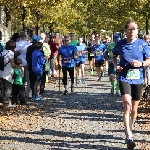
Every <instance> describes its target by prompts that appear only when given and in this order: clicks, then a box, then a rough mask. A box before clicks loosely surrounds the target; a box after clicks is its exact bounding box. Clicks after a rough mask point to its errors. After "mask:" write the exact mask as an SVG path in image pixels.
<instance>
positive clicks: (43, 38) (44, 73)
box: [40, 33, 51, 93]
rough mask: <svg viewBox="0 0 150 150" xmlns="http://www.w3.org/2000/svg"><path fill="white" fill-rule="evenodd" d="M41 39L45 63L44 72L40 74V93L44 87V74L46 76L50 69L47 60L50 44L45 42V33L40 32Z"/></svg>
mask: <svg viewBox="0 0 150 150" xmlns="http://www.w3.org/2000/svg"><path fill="white" fill-rule="evenodd" d="M40 38H41V40H40V42H42V43H43V54H44V56H45V58H46V63H45V66H44V72H43V74H42V81H41V89H40V93H44V91H45V90H44V88H45V83H46V76H48V72H49V70H50V67H49V66H50V64H49V62H48V59H49V57H50V53H51V51H50V46H49V45H48V43H47V42H46V35H45V34H44V33H41V36H40Z"/></svg>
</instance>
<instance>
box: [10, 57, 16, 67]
mask: <svg viewBox="0 0 150 150" xmlns="http://www.w3.org/2000/svg"><path fill="white" fill-rule="evenodd" d="M10 64H11V67H12V68H14V67H15V63H14V58H13V59H10Z"/></svg>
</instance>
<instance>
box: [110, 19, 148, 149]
mask: <svg viewBox="0 0 150 150" xmlns="http://www.w3.org/2000/svg"><path fill="white" fill-rule="evenodd" d="M125 32H126V34H127V38H126V39H123V40H120V41H119V42H118V43H117V44H116V46H115V48H114V49H113V55H114V57H113V58H112V61H113V64H114V66H115V67H116V69H117V71H118V72H119V86H120V91H121V95H122V99H123V105H124V115H123V116H124V117H123V121H124V126H125V134H126V142H127V148H128V149H130V150H132V149H134V147H135V143H134V141H133V137H132V127H133V125H134V123H135V120H136V117H137V109H138V105H139V100H140V96H141V92H142V83H143V67H144V66H150V49H149V47H148V44H147V43H146V42H145V41H143V40H141V39H138V38H137V34H138V25H137V23H136V22H135V21H128V22H127V23H126V25H125ZM143 54H144V55H145V56H146V60H145V61H144V60H143ZM118 55H120V64H118V65H117V60H116V57H115V56H118Z"/></svg>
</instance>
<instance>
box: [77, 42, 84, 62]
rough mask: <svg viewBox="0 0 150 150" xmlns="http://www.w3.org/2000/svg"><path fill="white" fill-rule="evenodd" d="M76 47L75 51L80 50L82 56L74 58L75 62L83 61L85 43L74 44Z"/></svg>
mask: <svg viewBox="0 0 150 150" xmlns="http://www.w3.org/2000/svg"><path fill="white" fill-rule="evenodd" d="M76 47H77V52H78V51H81V53H82V56H79V57H78V58H77V59H76V63H79V62H80V61H85V53H84V52H85V51H86V45H85V43H82V45H80V44H79V43H78V44H77V45H76Z"/></svg>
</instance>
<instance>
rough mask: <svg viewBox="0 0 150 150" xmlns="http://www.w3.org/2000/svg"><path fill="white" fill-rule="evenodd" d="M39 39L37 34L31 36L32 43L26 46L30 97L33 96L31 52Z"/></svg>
mask: <svg viewBox="0 0 150 150" xmlns="http://www.w3.org/2000/svg"><path fill="white" fill-rule="evenodd" d="M39 41H40V37H39V36H37V35H33V36H32V45H30V46H28V47H27V53H26V61H27V66H28V71H29V80H30V88H31V90H32V97H33V96H34V74H33V72H32V53H33V52H34V51H35V50H36V42H39Z"/></svg>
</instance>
